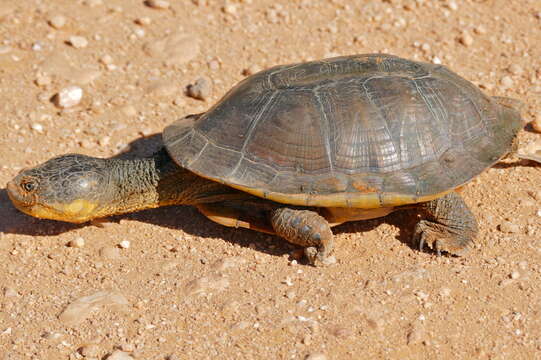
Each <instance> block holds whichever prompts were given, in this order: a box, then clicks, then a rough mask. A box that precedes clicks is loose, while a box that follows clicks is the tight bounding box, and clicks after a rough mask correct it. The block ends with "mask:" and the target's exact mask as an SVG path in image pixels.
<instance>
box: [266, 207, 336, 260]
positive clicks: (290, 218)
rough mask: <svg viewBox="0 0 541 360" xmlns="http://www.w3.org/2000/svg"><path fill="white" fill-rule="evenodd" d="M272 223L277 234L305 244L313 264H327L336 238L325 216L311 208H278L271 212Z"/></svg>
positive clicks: (295, 242) (293, 241) (307, 254)
mask: <svg viewBox="0 0 541 360" xmlns="http://www.w3.org/2000/svg"><path fill="white" fill-rule="evenodd" d="M271 224H272V227H273V228H274V231H275V232H276V235H278V236H281V237H283V238H284V239H286V240H287V241H289V242H290V243H293V244H296V245H300V246H304V247H305V249H304V254H305V255H306V257H307V258H308V261H309V262H310V263H311V264H313V265H325V264H327V262H328V258H329V255H330V253H331V252H332V250H333V246H334V239H333V233H332V231H331V228H330V226H329V223H328V222H327V220H325V218H323V217H322V216H320V215H319V214H318V213H316V212H314V211H310V210H293V209H289V208H278V209H276V210H274V211H272V213H271Z"/></svg>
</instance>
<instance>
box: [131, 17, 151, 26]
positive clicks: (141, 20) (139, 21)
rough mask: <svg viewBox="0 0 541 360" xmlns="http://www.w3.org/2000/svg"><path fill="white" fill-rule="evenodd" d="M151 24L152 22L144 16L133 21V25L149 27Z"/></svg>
mask: <svg viewBox="0 0 541 360" xmlns="http://www.w3.org/2000/svg"><path fill="white" fill-rule="evenodd" d="M151 22H152V20H150V18H149V17H146V16H145V17H140V18H137V19H135V23H136V24H137V25H150V23H151Z"/></svg>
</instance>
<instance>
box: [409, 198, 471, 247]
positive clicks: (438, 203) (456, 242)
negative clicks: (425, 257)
mask: <svg viewBox="0 0 541 360" xmlns="http://www.w3.org/2000/svg"><path fill="white" fill-rule="evenodd" d="M421 207H422V211H423V212H424V213H425V215H426V218H425V219H424V220H421V221H419V223H417V225H416V226H415V232H414V235H413V236H414V241H417V242H418V243H419V249H420V250H421V251H422V250H423V247H424V245H425V244H427V245H428V246H429V247H430V248H431V249H434V250H435V251H436V252H437V253H438V255H440V254H441V252H442V251H445V252H448V253H450V254H454V255H464V254H465V253H466V252H467V251H468V247H469V245H470V244H471V243H472V242H473V241H474V239H475V237H476V236H477V222H476V220H475V217H474V216H473V214H472V212H471V211H470V209H469V208H468V206H467V205H466V203H465V202H464V200H463V199H462V198H461V197H460V196H459V195H458V194H457V193H455V192H452V193H450V194H447V195H446V196H443V197H441V198H438V199H436V200H432V201H429V202H426V203H424V204H422V205H421Z"/></svg>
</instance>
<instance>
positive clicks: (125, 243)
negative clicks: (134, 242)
mask: <svg viewBox="0 0 541 360" xmlns="http://www.w3.org/2000/svg"><path fill="white" fill-rule="evenodd" d="M119 245H120V247H121V248H123V249H129V248H130V242H129V241H128V240H122V241H121V242H120V244H119Z"/></svg>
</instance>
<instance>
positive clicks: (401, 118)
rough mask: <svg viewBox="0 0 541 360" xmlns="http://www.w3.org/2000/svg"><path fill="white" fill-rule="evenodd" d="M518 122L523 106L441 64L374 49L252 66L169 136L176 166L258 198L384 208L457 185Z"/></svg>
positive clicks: (506, 140) (487, 162)
mask: <svg viewBox="0 0 541 360" xmlns="http://www.w3.org/2000/svg"><path fill="white" fill-rule="evenodd" d="M194 119H196V120H194ZM521 127H522V120H521V117H520V112H519V111H518V110H516V109H514V108H512V107H511V106H509V104H508V103H506V102H504V101H499V100H498V99H497V98H492V97H489V96H486V95H485V94H483V93H482V92H481V91H480V90H479V88H478V87H477V86H475V85H473V84H472V83H470V82H468V81H466V80H465V79H463V78H461V77H460V76H458V75H457V74H455V73H453V72H452V71H450V70H449V69H447V68H446V67H444V66H441V65H434V64H428V63H421V62H415V61H410V60H405V59H402V58H399V57H396V56H391V55H382V54H369V55H357V56H344V57H337V58H332V59H326V60H321V61H312V62H306V63H300V64H292V65H284V66H277V67H273V68H271V69H268V70H265V71H262V72H259V73H257V74H254V75H252V76H250V77H248V78H246V79H245V80H243V81H241V82H240V83H238V84H237V85H236V86H235V87H233V88H232V89H231V90H230V91H229V92H228V93H227V94H226V95H225V96H224V97H223V98H222V99H221V100H220V101H219V102H218V103H217V104H216V105H215V106H213V107H212V108H211V109H210V110H209V111H207V112H206V113H204V114H201V115H200V116H199V117H198V118H197V117H187V118H184V119H181V120H178V121H177V122H175V123H173V124H172V125H170V126H168V127H167V128H166V129H165V131H164V133H163V138H164V143H165V145H166V147H167V149H168V151H169V153H170V155H171V156H172V157H173V158H174V159H175V161H176V162H177V163H178V164H179V165H181V166H183V167H185V168H186V169H189V170H190V171H193V172H194V173H196V174H198V175H200V176H203V177H205V178H208V179H212V180H215V181H218V182H222V183H224V184H227V185H230V186H232V187H234V188H237V189H240V190H243V191H246V192H248V193H251V194H254V195H257V196H260V197H263V198H267V199H271V200H274V201H277V202H281V203H286V204H294V205H309V206H325V207H329V206H331V207H357V208H377V207H384V206H385V207H387V206H398V205H404V204H411V203H417V202H423V201H428V200H432V199H434V198H437V197H439V196H442V195H444V194H445V193H447V192H449V191H452V190H453V189H454V188H456V187H458V186H460V185H462V184H464V183H466V182H468V181H469V180H471V179H472V178H473V177H475V176H476V175H478V174H479V173H481V172H482V171H483V170H484V169H486V168H487V167H489V166H491V165H492V164H493V163H495V162H496V161H498V160H499V159H500V158H501V157H502V156H504V155H506V154H507V153H508V152H509V151H510V150H511V149H512V144H513V141H514V139H515V136H516V134H517V132H518V130H519V129H520V128H521Z"/></svg>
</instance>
